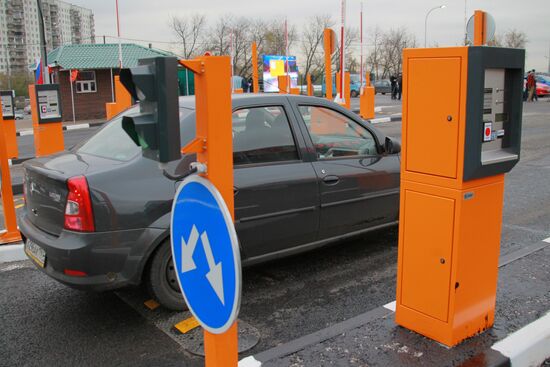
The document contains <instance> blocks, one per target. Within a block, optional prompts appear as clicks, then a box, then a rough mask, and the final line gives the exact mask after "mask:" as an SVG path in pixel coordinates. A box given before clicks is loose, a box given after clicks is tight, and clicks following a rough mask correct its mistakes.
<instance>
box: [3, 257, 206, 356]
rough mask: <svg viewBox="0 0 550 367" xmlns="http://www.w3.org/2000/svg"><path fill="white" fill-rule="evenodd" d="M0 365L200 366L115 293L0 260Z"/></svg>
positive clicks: (20, 264)
mask: <svg viewBox="0 0 550 367" xmlns="http://www.w3.org/2000/svg"><path fill="white" fill-rule="evenodd" d="M0 294H1V297H0V329H1V330H2V331H1V332H0V366H102V365H104V366H107V365H108V366H201V365H203V361H202V359H199V358H196V357H193V356H191V355H189V354H188V353H186V352H185V351H184V350H183V349H182V348H180V346H179V345H178V344H176V343H174V342H173V341H172V340H171V339H170V338H168V337H167V336H166V335H164V334H163V333H162V332H161V331H160V330H158V329H157V328H156V327H154V326H153V325H151V324H150V323H148V322H147V321H146V320H145V319H143V318H142V317H141V316H139V315H138V314H137V313H136V312H135V311H134V310H132V309H131V308H130V307H128V306H127V305H126V304H125V303H124V302H122V301H121V300H120V299H119V298H118V297H117V296H116V295H115V294H113V293H109V292H106V293H85V292H81V291H77V290H73V289H70V288H67V287H65V286H63V285H61V284H59V283H57V282H56V281H54V280H52V279H50V278H49V277H47V276H46V275H44V274H42V273H41V272H39V271H38V270H37V269H36V268H35V267H34V265H33V264H32V263H31V262H30V261H21V262H15V263H5V264H0Z"/></svg>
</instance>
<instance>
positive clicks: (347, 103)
mask: <svg viewBox="0 0 550 367" xmlns="http://www.w3.org/2000/svg"><path fill="white" fill-rule="evenodd" d="M350 83H351V80H350V73H349V71H346V72H344V100H345V102H344V103H343V104H341V106H343V107H345V108H347V109H348V110H350V109H351V88H350ZM336 92H337V93H340V73H336Z"/></svg>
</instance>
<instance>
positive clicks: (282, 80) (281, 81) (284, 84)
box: [277, 75, 289, 94]
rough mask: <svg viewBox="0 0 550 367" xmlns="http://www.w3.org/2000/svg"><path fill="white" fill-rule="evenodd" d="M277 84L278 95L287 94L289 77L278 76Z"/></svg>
mask: <svg viewBox="0 0 550 367" xmlns="http://www.w3.org/2000/svg"><path fill="white" fill-rule="evenodd" d="M277 82H278V86H279V94H287V93H288V87H289V85H288V82H289V77H288V75H279V76H278V77H277Z"/></svg>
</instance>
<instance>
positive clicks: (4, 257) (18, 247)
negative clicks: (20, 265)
mask: <svg viewBox="0 0 550 367" xmlns="http://www.w3.org/2000/svg"><path fill="white" fill-rule="evenodd" d="M21 260H27V255H25V251H24V250H23V244H22V243H16V244H11V245H0V264H2V263H8V262H12V261H21Z"/></svg>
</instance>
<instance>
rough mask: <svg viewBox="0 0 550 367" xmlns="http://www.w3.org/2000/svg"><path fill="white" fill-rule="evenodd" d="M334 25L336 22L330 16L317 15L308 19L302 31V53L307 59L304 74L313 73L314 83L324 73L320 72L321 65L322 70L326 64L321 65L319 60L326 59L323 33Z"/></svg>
mask: <svg viewBox="0 0 550 367" xmlns="http://www.w3.org/2000/svg"><path fill="white" fill-rule="evenodd" d="M333 25H334V22H333V20H332V19H331V16H330V15H328V14H325V15H315V16H312V17H310V18H309V19H308V21H307V23H306V24H305V26H304V29H303V31H302V36H301V40H300V51H301V52H302V54H303V56H304V57H305V64H304V70H303V74H304V75H307V74H308V73H311V74H312V75H313V77H312V80H313V81H315V80H316V79H317V76H318V75H319V74H320V72H322V70H319V66H320V65H321V69H322V65H323V64H324V63H323V62H322V63H319V58H321V59H323V57H324V56H323V55H324V49H323V32H324V30H325V28H330V27H332V26H333ZM319 56H320V57H319ZM323 60H324V59H323Z"/></svg>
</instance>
